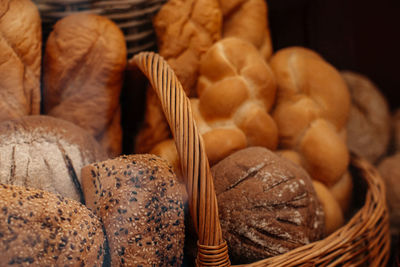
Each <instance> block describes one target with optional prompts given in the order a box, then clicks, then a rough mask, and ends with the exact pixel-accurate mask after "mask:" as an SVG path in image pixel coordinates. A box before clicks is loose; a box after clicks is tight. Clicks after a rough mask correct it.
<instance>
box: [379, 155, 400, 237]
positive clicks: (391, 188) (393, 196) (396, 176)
mask: <svg viewBox="0 0 400 267" xmlns="http://www.w3.org/2000/svg"><path fill="white" fill-rule="evenodd" d="M378 171H379V173H380V174H381V176H382V178H383V180H384V182H385V185H386V191H387V192H386V198H387V203H388V208H389V214H390V229H391V232H392V234H394V235H398V234H400V183H399V181H400V153H399V152H397V153H396V154H394V155H391V156H388V157H386V158H384V159H383V160H382V161H381V162H380V163H379V165H378Z"/></svg>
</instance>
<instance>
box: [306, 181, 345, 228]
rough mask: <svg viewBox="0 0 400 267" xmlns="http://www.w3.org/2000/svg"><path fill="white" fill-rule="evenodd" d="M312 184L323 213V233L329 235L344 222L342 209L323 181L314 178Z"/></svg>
mask: <svg viewBox="0 0 400 267" xmlns="http://www.w3.org/2000/svg"><path fill="white" fill-rule="evenodd" d="M313 185H314V189H315V192H317V196H318V199H319V201H320V202H321V204H322V207H323V209H324V213H325V234H326V235H330V234H331V233H333V232H334V231H336V230H337V229H339V228H340V227H341V226H342V225H343V224H344V217H343V211H342V209H341V208H340V205H339V203H338V202H337V201H336V199H335V197H334V196H333V195H332V193H331V192H330V191H329V189H328V188H327V187H326V186H325V185H324V184H323V183H321V182H319V181H316V180H314V181H313Z"/></svg>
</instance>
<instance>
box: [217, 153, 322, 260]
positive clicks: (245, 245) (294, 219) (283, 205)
mask: <svg viewBox="0 0 400 267" xmlns="http://www.w3.org/2000/svg"><path fill="white" fill-rule="evenodd" d="M212 174H213V177H214V181H215V190H216V194H217V199H218V210H219V212H220V215H219V216H220V220H221V226H222V232H223V236H224V238H225V239H226V240H227V242H228V246H229V253H230V257H231V260H232V262H233V263H249V262H254V261H257V260H261V259H263V258H267V257H271V256H275V255H278V254H282V253H285V252H287V251H289V250H291V249H294V248H296V247H299V246H302V245H305V244H308V243H310V242H313V241H315V240H318V239H320V238H322V236H323V234H324V213H323V210H322V207H321V204H320V203H319V202H318V199H317V196H316V193H315V191H314V188H313V186H312V183H311V179H310V177H309V176H308V174H307V173H306V172H305V171H304V170H303V169H301V168H300V167H299V166H298V165H296V164H294V163H293V162H291V161H289V160H287V159H285V158H281V157H279V156H278V155H276V154H274V153H273V152H271V151H270V150H268V149H266V148H262V147H250V148H246V149H243V150H240V151H238V152H235V153H234V154H231V155H230V156H228V157H227V158H225V159H223V160H222V161H220V162H219V163H218V164H216V165H214V166H213V167H212Z"/></svg>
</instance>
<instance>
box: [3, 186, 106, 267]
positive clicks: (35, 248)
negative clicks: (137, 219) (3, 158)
mask: <svg viewBox="0 0 400 267" xmlns="http://www.w3.org/2000/svg"><path fill="white" fill-rule="evenodd" d="M0 233H1V234H0V253H1V262H2V263H1V265H2V266H15V265H18V266H33V265H34V266H65V265H67V266H98V267H100V266H102V263H103V257H104V240H105V238H104V234H103V230H102V225H101V223H100V221H99V220H98V219H97V217H96V216H95V215H94V214H93V213H92V212H91V211H90V210H89V209H87V208H86V207H85V206H83V205H82V204H80V203H78V202H76V201H74V200H72V199H68V198H64V197H62V196H60V195H56V194H52V193H49V192H46V191H42V190H37V189H33V188H26V187H23V186H17V185H4V184H0Z"/></svg>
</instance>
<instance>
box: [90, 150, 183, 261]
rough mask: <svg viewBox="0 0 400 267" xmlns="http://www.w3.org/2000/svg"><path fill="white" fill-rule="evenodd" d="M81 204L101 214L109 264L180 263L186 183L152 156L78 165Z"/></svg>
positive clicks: (120, 158)
mask: <svg viewBox="0 0 400 267" xmlns="http://www.w3.org/2000/svg"><path fill="white" fill-rule="evenodd" d="M82 179H83V190H84V193H85V198H86V200H87V201H86V204H87V206H88V207H89V208H90V209H92V210H93V212H94V213H95V214H96V215H97V216H99V217H100V218H101V220H102V221H103V224H104V228H105V232H106V234H107V238H108V242H109V246H110V254H111V265H112V266H180V264H181V263H182V259H183V244H184V211H183V201H182V199H183V195H184V190H185V188H184V187H183V185H181V184H179V183H178V182H177V180H176V177H175V175H174V173H173V171H172V169H171V168H170V167H169V166H168V165H167V164H166V162H165V161H164V160H161V159H160V158H159V157H156V156H154V155H148V154H143V155H130V156H121V157H119V158H116V159H110V160H107V161H103V162H99V163H94V164H91V165H88V166H86V167H84V168H83V169H82Z"/></svg>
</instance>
